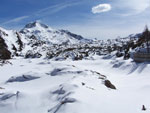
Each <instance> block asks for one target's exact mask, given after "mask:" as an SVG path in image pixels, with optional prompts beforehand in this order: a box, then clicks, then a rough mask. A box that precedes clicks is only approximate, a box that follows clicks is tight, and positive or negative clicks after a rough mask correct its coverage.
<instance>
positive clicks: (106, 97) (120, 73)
mask: <svg viewBox="0 0 150 113" xmlns="http://www.w3.org/2000/svg"><path fill="white" fill-rule="evenodd" d="M10 62H11V63H12V64H6V65H4V66H1V67H0V113H48V112H49V113H143V112H144V113H149V112H150V98H149V95H150V64H149V63H134V62H133V61H132V60H126V61H123V60H121V59H113V58H112V59H103V58H102V57H98V56H94V57H93V59H88V60H81V61H71V60H66V61H52V60H44V59H23V58H17V59H12V60H10ZM103 75H104V76H103ZM105 76H106V77H105ZM106 78H107V79H108V80H110V81H111V83H112V84H114V85H115V87H116V88H117V89H116V90H114V89H109V88H107V87H106V86H105V85H104V79H106ZM142 105H145V107H146V109H147V110H146V111H142V110H141V109H142Z"/></svg>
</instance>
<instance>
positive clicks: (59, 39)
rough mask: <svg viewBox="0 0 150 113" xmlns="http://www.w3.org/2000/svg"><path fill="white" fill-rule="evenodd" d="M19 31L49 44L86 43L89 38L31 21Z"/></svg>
mask: <svg viewBox="0 0 150 113" xmlns="http://www.w3.org/2000/svg"><path fill="white" fill-rule="evenodd" d="M20 33H22V34H24V35H25V36H26V37H31V36H35V37H36V38H37V39H38V40H41V41H45V42H46V43H49V44H66V45H68V44H70V45H71V44H79V43H87V42H90V41H91V40H88V39H84V38H83V37H82V36H80V35H76V34H73V33H71V32H69V31H66V30H55V29H52V28H51V27H49V26H47V25H45V24H42V23H39V22H32V23H29V24H27V25H26V26H25V27H24V28H23V29H22V30H21V31H20Z"/></svg>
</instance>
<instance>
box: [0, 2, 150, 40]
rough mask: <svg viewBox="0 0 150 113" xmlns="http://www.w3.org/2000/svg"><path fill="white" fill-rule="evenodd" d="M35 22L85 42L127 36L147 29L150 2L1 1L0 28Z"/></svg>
mask: <svg viewBox="0 0 150 113" xmlns="http://www.w3.org/2000/svg"><path fill="white" fill-rule="evenodd" d="M35 20H40V21H41V22H43V23H45V24H48V25H49V26H51V27H54V28H56V29H67V30H70V31H72V32H74V33H77V34H81V35H83V36H84V37H87V38H98V39H105V38H116V37H117V36H128V35H129V34H131V33H138V32H141V31H142V30H143V29H144V26H145V25H146V24H147V25H148V26H149V25H150V0H1V2H0V26H1V27H4V28H8V29H12V28H15V29H19V28H22V27H23V26H24V25H25V24H27V23H28V22H31V21H35Z"/></svg>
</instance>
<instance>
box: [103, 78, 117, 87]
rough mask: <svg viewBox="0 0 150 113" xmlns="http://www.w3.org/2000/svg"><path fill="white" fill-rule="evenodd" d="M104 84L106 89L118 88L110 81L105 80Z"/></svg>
mask: <svg viewBox="0 0 150 113" xmlns="http://www.w3.org/2000/svg"><path fill="white" fill-rule="evenodd" d="M104 84H105V86H106V87H108V88H111V89H116V87H115V86H114V85H113V84H112V83H111V82H110V81H109V80H105V81H104Z"/></svg>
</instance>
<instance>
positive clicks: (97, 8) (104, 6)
mask: <svg viewBox="0 0 150 113" xmlns="http://www.w3.org/2000/svg"><path fill="white" fill-rule="evenodd" d="M110 10H111V5H110V4H99V5H97V6H94V7H93V8H92V13H94V14H96V13H102V12H107V11H110Z"/></svg>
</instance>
